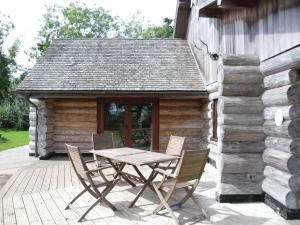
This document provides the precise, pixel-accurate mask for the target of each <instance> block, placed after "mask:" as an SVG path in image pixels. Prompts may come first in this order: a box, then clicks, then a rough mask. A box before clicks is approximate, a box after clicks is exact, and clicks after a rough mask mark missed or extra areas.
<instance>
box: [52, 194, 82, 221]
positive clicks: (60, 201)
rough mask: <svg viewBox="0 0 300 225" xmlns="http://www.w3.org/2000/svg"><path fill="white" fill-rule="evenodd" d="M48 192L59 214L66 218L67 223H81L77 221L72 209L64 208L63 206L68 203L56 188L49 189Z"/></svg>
mask: <svg viewBox="0 0 300 225" xmlns="http://www.w3.org/2000/svg"><path fill="white" fill-rule="evenodd" d="M49 194H50V195H51V197H52V199H53V201H54V202H55V204H56V206H57V208H58V209H59V210H60V212H61V214H62V215H63V216H64V218H65V219H66V220H67V222H68V224H70V225H75V224H81V223H78V222H77V219H76V215H74V213H73V211H72V210H65V206H66V205H67V204H68V203H67V202H65V201H64V199H63V198H62V197H61V196H60V195H59V193H57V191H56V190H50V191H49Z"/></svg>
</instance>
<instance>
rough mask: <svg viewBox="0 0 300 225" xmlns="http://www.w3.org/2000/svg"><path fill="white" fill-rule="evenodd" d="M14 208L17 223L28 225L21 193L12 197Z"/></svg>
mask: <svg viewBox="0 0 300 225" xmlns="http://www.w3.org/2000/svg"><path fill="white" fill-rule="evenodd" d="M13 204H14V206H13V207H14V210H15V215H16V221H17V225H29V220H28V217H27V213H26V209H25V205H24V203H23V199H22V196H21V195H16V196H14V197H13Z"/></svg>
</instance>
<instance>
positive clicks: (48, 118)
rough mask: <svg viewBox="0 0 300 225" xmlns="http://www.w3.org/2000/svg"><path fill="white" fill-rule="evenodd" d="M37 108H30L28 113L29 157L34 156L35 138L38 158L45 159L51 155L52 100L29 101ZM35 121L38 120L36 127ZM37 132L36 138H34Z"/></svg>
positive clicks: (52, 129)
mask: <svg viewBox="0 0 300 225" xmlns="http://www.w3.org/2000/svg"><path fill="white" fill-rule="evenodd" d="M31 102H33V103H34V104H35V105H36V106H37V107H38V111H37V113H36V109H35V108H34V107H30V113H29V125H30V126H29V149H30V150H29V155H35V151H36V150H35V147H36V146H35V142H36V138H37V145H38V152H37V154H38V155H39V156H40V157H42V158H43V157H46V156H47V155H49V154H51V153H53V143H54V141H53V131H54V119H53V118H54V111H53V100H52V99H46V100H45V99H31ZM36 120H38V122H37V124H38V126H37V127H36ZM36 130H37V136H36Z"/></svg>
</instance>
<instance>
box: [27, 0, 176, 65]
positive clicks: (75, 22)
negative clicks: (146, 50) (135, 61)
mask: <svg viewBox="0 0 300 225" xmlns="http://www.w3.org/2000/svg"><path fill="white" fill-rule="evenodd" d="M171 24H172V20H171V19H168V18H165V19H164V24H163V25H162V26H155V25H150V24H149V23H147V22H146V21H145V19H144V18H143V17H142V15H141V14H140V13H139V12H138V13H136V14H135V15H133V16H132V17H131V19H130V20H129V21H123V20H121V19H120V18H119V17H116V16H112V15H111V14H110V12H109V11H106V10H104V9H103V8H102V7H94V8H89V7H87V6H86V5H85V4H79V3H70V5H69V6H67V7H65V8H63V7H60V6H57V5H53V6H48V7H47V12H46V14H44V15H43V24H42V26H41V28H40V31H39V33H38V38H37V45H36V46H35V47H33V48H32V49H31V50H30V51H29V52H28V54H29V57H30V58H31V59H36V58H38V57H39V56H40V55H41V54H42V53H43V52H44V51H45V50H46V49H47V48H48V47H49V45H50V43H51V41H52V40H53V39H56V38H169V37H171V36H172V33H173V27H172V25H171Z"/></svg>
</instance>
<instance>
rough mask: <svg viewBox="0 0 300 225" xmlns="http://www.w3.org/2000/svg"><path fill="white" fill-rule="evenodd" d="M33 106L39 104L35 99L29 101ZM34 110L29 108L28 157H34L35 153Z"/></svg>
mask: <svg viewBox="0 0 300 225" xmlns="http://www.w3.org/2000/svg"><path fill="white" fill-rule="evenodd" d="M30 101H31V102H33V103H34V104H35V105H37V104H38V103H39V101H38V100H37V99H30ZM36 113H37V112H36V108H35V107H34V106H32V105H30V107H29V155H34V154H35V151H36V145H35V138H36V137H35V130H36Z"/></svg>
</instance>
